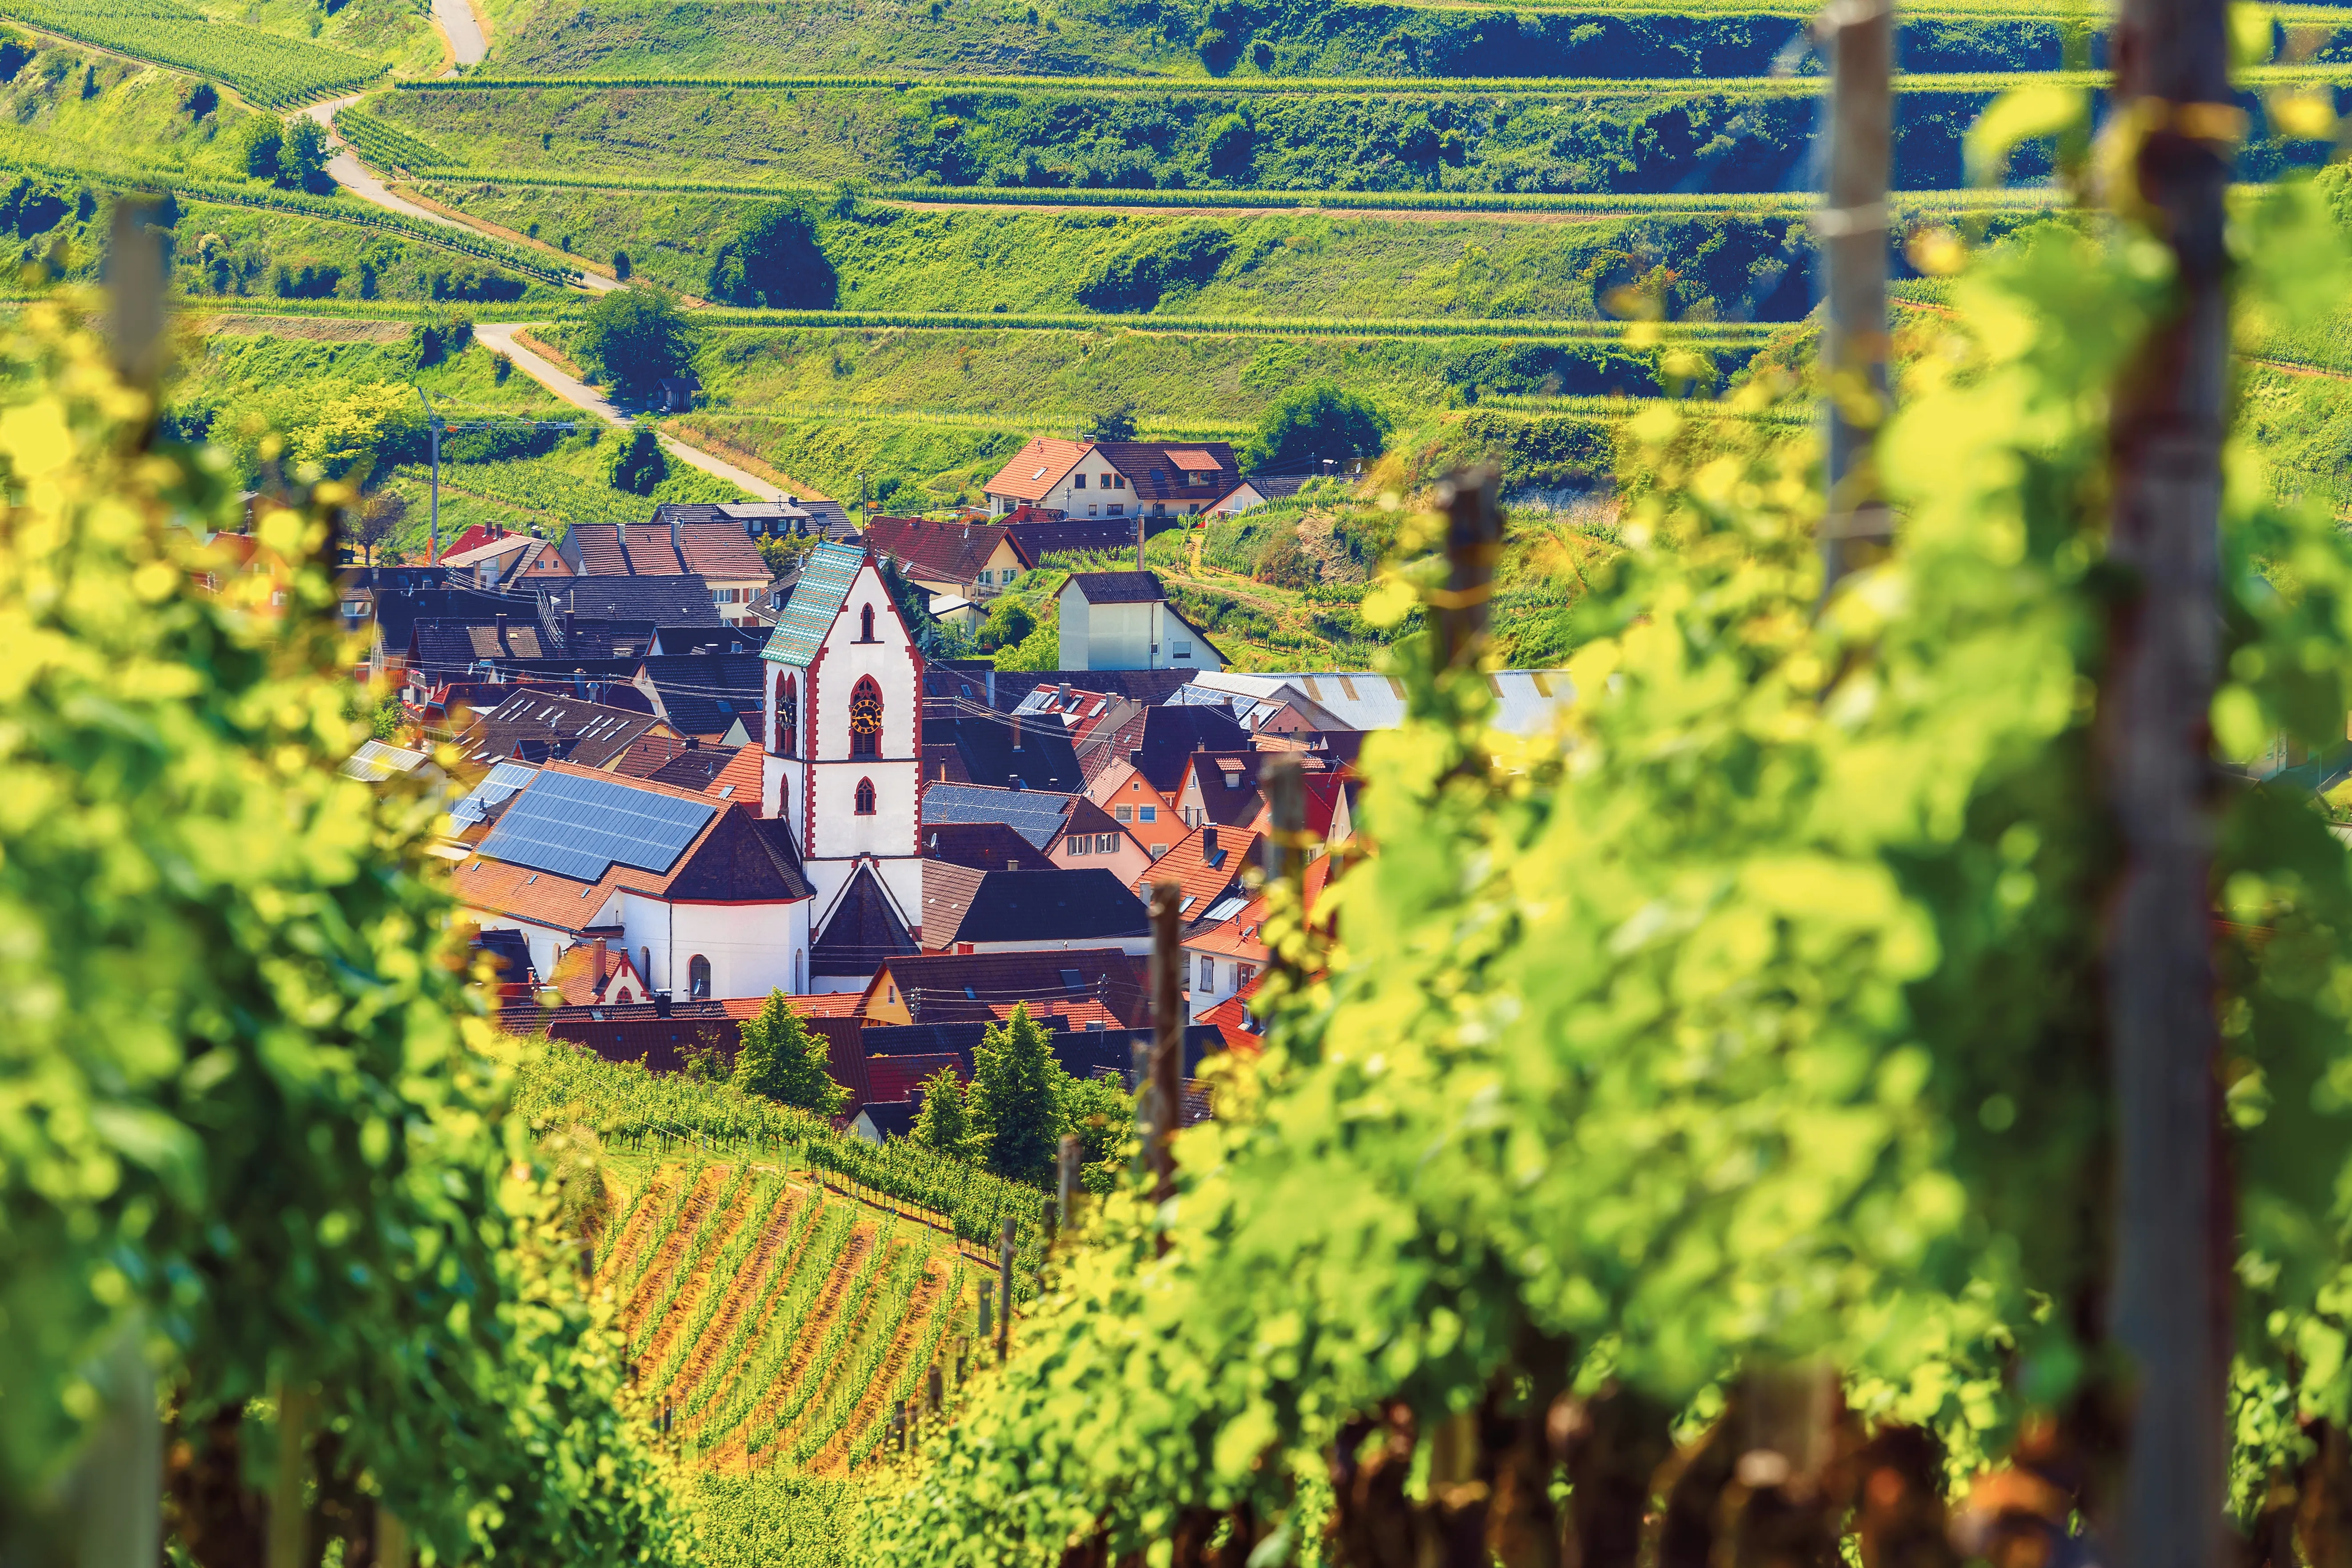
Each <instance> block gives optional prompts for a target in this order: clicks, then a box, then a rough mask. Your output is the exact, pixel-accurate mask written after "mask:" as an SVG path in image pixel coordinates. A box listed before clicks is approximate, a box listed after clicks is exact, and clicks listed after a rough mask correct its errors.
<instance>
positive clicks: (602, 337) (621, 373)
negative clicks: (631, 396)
mask: <svg viewBox="0 0 2352 1568" xmlns="http://www.w3.org/2000/svg"><path fill="white" fill-rule="evenodd" d="M572 342H573V348H574V352H575V353H577V354H578V356H579V358H580V360H581V363H583V364H585V365H586V366H587V367H588V368H589V369H590V370H591V371H593V372H594V373H595V374H598V375H600V376H602V377H604V380H605V381H607V382H609V383H611V384H613V385H614V386H615V387H617V388H619V389H620V390H622V391H624V392H632V393H634V392H642V391H644V390H645V389H646V388H647V387H650V386H651V385H652V384H654V383H655V382H656V381H658V380H660V379H661V378H662V377H663V376H666V375H677V374H682V373H683V372H684V371H685V370H686V369H687V368H688V366H690V365H691V364H692V363H694V347H695V344H694V329H693V327H692V325H691V324H690V323H689V322H688V321H687V319H686V312H685V311H684V310H681V309H679V308H678V303H677V300H676V299H674V298H672V297H671V296H670V295H669V294H667V293H666V292H664V291H663V290H661V289H647V288H644V287H642V286H639V287H635V288H629V289H614V290H613V291H612V292H610V293H608V294H605V295H604V296H602V297H601V298H599V299H598V300H597V301H596V302H595V303H594V304H593V305H591V306H589V307H588V310H587V312H586V314H584V315H583V317H582V318H581V321H580V328H579V331H578V332H577V333H576V334H575V335H574V337H573V340H572Z"/></svg>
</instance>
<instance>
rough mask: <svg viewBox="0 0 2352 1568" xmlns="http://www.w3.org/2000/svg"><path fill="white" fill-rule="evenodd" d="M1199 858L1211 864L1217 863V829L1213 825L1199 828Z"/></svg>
mask: <svg viewBox="0 0 2352 1568" xmlns="http://www.w3.org/2000/svg"><path fill="white" fill-rule="evenodd" d="M1201 858H1202V859H1203V860H1206V861H1207V862H1208V863H1209V864H1210V865H1212V866H1213V865H1215V864H1216V863H1217V830H1216V829H1215V828H1213V827H1203V828H1202V829H1201Z"/></svg>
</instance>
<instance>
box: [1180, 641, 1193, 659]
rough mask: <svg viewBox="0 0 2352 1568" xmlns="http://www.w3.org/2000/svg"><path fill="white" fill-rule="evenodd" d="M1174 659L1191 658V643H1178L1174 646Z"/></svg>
mask: <svg viewBox="0 0 2352 1568" xmlns="http://www.w3.org/2000/svg"><path fill="white" fill-rule="evenodd" d="M1176 657H1177V658H1192V644H1191V643H1188V642H1180V643H1178V644H1177V645H1176Z"/></svg>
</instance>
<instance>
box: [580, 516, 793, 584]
mask: <svg viewBox="0 0 2352 1568" xmlns="http://www.w3.org/2000/svg"><path fill="white" fill-rule="evenodd" d="M563 555H564V558H565V559H566V560H567V561H568V562H570V563H572V567H573V569H574V570H575V571H577V572H578V573H579V574H581V575H583V576H589V577H677V576H681V575H685V574H698V575H700V576H704V577H722V578H726V579H729V580H730V581H740V580H741V579H743V578H746V577H756V578H758V579H760V581H761V582H763V583H764V582H766V581H767V580H768V563H767V561H766V559H765V558H764V557H763V556H761V553H760V550H759V546H757V545H755V544H754V543H752V542H751V535H750V534H748V533H747V532H745V531H744V528H743V525H742V524H741V523H740V522H734V521H719V520H716V519H712V520H709V521H700V520H698V521H688V518H687V517H686V516H685V514H684V512H683V510H682V509H679V508H677V507H671V506H665V507H663V508H662V509H660V510H657V511H656V513H655V514H654V521H651V522H646V523H638V524H636V525H635V526H633V527H629V528H624V527H622V526H621V525H620V524H618V523H611V522H582V523H574V524H573V525H572V531H570V532H569V533H567V534H565V535H564V537H563Z"/></svg>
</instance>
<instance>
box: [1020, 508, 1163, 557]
mask: <svg viewBox="0 0 2352 1568" xmlns="http://www.w3.org/2000/svg"><path fill="white" fill-rule="evenodd" d="M999 526H1001V527H1002V528H1003V530H1004V531H1005V532H1006V534H1008V535H1009V536H1011V538H1012V540H1013V542H1014V543H1015V544H1018V545H1019V546H1020V547H1021V548H1022V550H1023V551H1024V552H1025V553H1026V554H1027V555H1028V557H1029V559H1030V560H1032V561H1035V562H1039V563H1043V562H1044V561H1045V557H1046V556H1047V555H1049V554H1053V555H1107V554H1110V553H1112V552H1118V553H1119V554H1121V555H1126V554H1128V553H1129V552H1132V551H1133V550H1134V549H1135V544H1136V540H1135V520H1134V518H1132V517H1130V516H1128V515H1126V514H1125V513H1121V514H1120V515H1119V516H1118V517H1116V518H1110V517H1096V518H1087V517H1052V516H1047V515H1040V514H1032V513H1028V512H1022V511H1013V512H1008V513H1006V514H1005V516H1004V518H1003V521H1002V522H1001V524H1000V525H999ZM1178 526H1180V525H1179V524H1178V523H1177V521H1175V520H1174V519H1172V518H1160V519H1157V520H1155V519H1153V518H1151V517H1150V516H1148V515H1147V516H1146V517H1145V519H1144V523H1143V530H1144V532H1145V533H1146V534H1147V535H1150V534H1154V533H1160V532H1162V531H1166V530H1168V529H1171V528H1175V527H1178Z"/></svg>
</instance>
